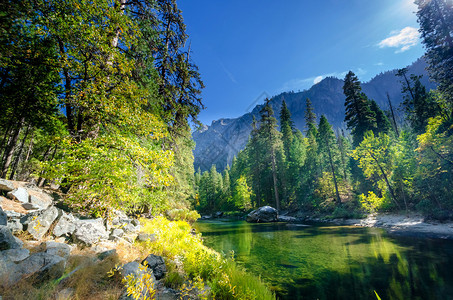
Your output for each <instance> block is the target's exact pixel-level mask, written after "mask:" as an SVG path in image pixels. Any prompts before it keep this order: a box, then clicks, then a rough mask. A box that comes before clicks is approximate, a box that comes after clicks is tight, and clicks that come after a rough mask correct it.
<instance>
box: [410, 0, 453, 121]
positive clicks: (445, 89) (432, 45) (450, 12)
mask: <svg viewBox="0 0 453 300" xmlns="http://www.w3.org/2000/svg"><path fill="white" fill-rule="evenodd" d="M415 3H416V4H417V5H418V12H417V17H418V23H419V24H420V32H421V38H422V42H423V44H424V45H425V47H426V50H427V51H426V57H427V59H428V71H429V73H430V77H431V78H432V79H434V80H435V81H436V82H437V83H438V84H439V87H438V88H439V90H440V91H441V92H442V93H444V94H445V96H446V98H447V101H449V102H450V105H451V106H450V109H452V106H453V35H452V32H453V2H452V1H451V0H417V1H415ZM451 113H452V114H453V109H452V111H451ZM452 117H453V115H452Z"/></svg>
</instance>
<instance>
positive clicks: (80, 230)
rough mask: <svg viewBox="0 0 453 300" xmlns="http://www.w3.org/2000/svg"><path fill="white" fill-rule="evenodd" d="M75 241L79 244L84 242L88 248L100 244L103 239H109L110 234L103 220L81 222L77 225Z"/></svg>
mask: <svg viewBox="0 0 453 300" xmlns="http://www.w3.org/2000/svg"><path fill="white" fill-rule="evenodd" d="M73 236H74V239H75V240H76V241H78V242H82V243H84V244H86V245H88V246H90V245H93V244H95V243H97V242H99V241H100V240H102V239H105V240H106V239H108V238H109V234H108V233H107V231H106V229H105V227H104V224H103V220H102V219H101V218H99V219H93V220H79V221H77V224H76V230H75V232H74V235H73Z"/></svg>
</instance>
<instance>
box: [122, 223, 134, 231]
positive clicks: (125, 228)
mask: <svg viewBox="0 0 453 300" xmlns="http://www.w3.org/2000/svg"><path fill="white" fill-rule="evenodd" d="M121 229H122V230H123V231H124V232H126V233H130V232H136V231H137V228H136V227H135V226H134V225H132V223H127V224H124V226H122V227H121Z"/></svg>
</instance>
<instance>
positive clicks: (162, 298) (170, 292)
mask: <svg viewBox="0 0 453 300" xmlns="http://www.w3.org/2000/svg"><path fill="white" fill-rule="evenodd" d="M155 297H156V300H177V299H180V298H179V293H178V292H177V291H176V290H174V289H164V290H163V291H159V292H157V293H156V296H155ZM184 299H185V298H184ZM195 299H198V298H195Z"/></svg>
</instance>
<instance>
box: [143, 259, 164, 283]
mask: <svg viewBox="0 0 453 300" xmlns="http://www.w3.org/2000/svg"><path fill="white" fill-rule="evenodd" d="M142 265H145V266H147V267H148V268H149V269H151V270H153V274H154V276H155V277H156V279H157V280H159V279H161V278H163V277H164V276H165V273H166V272H167V267H166V266H165V261H164V258H163V257H162V256H157V255H154V254H150V255H148V257H147V258H145V259H144V260H143V261H142Z"/></svg>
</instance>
